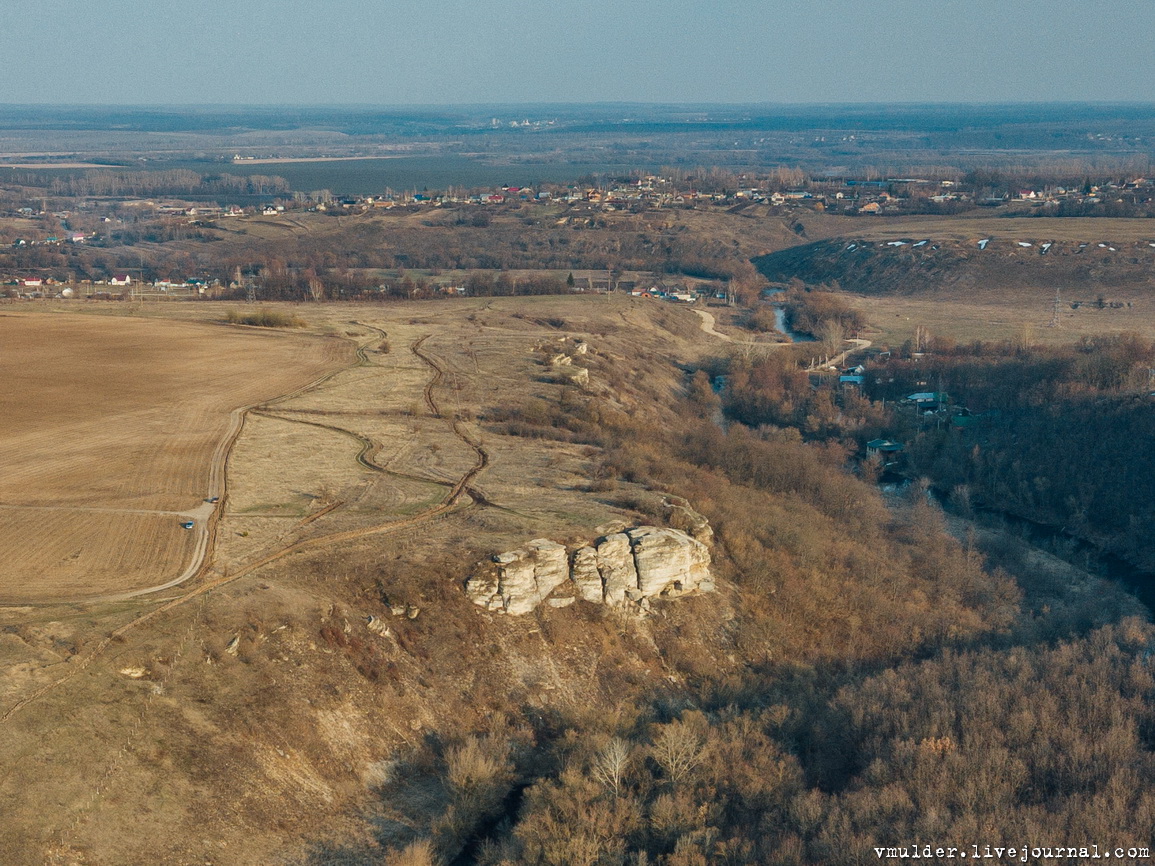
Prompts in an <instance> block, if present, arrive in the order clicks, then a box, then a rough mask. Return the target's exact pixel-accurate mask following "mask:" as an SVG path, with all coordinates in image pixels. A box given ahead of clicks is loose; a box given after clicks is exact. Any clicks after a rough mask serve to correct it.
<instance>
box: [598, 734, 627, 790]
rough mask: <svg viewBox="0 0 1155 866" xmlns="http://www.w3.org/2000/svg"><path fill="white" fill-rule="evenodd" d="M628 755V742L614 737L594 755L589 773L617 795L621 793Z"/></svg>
mask: <svg viewBox="0 0 1155 866" xmlns="http://www.w3.org/2000/svg"><path fill="white" fill-rule="evenodd" d="M630 757H631V749H630V744H629V743H627V742H626V741H625V740H623V739H621V738H620V737H614V738H613V739H612V740H610V741H609V742H608V743H606V744H605V745H604V746H603V747H602V748H601V749H600V750H599V751H598V753H597V754H596V755H595V756H594V760H593V766H592V767H591V768H590V774H591V775H592V776H593V777H594V778H595V779H597V780H598V781H599V782H601V783H602V785H604V786H605V788H606V790H607V791H609V792H611V793H612V794H613V795H614V796H615V797H617V796H619V795H620V794H621V789H622V782H623V781H624V780H625V776H626V771H627V770H628V769H629V765H630Z"/></svg>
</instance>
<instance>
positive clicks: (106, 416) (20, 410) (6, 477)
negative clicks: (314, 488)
mask: <svg viewBox="0 0 1155 866" xmlns="http://www.w3.org/2000/svg"><path fill="white" fill-rule="evenodd" d="M0 346H2V347H3V350H2V353H0V377H2V379H3V381H4V382H5V389H4V392H3V395H2V396H0V465H3V466H4V467H5V471H4V474H3V477H0V599H3V600H5V601H9V602H43V601H51V600H57V599H60V598H83V597H86V596H93V595H99V594H103V593H110V592H123V591H129V590H132V589H136V588H140V587H145V586H152V585H156V584H160V583H163V582H165V581H167V580H171V579H173V578H174V577H176V576H177V575H178V574H180V573H181V571H182V569H184V568H185V567H186V565H187V564H188V560H189V557H190V553H191V552H192V550H193V548H194V546H195V545H196V544H197V543H198V539H199V538H200V537H201V536H203V535H204V533H206V532H207V525H206V522H207V520H208V519H209V518H210V514H211V511H212V509H211V507H206V503H205V502H204V499H205V498H206V497H209V496H211V495H219V491H217V490H215V489H214V480H215V475H216V473H217V470H213V468H212V464H213V462H214V454H218V455H220V456H221V457H223V453H224V452H223V450H221V446H222V443H223V441H224V440H225V438H226V437H227V436H228V435H229V434H230V431H231V428H232V425H233V424H234V423H235V421H234V418H233V416H232V412H233V410H235V409H237V408H239V407H243V406H246V405H250V404H252V403H256V402H260V401H262V400H267V399H270V398H272V397H275V396H278V395H280V394H284V393H286V392H288V391H291V390H293V389H295V388H299V387H301V386H303V385H305V384H307V383H309V382H310V381H312V380H314V379H316V378H318V377H319V376H321V375H323V374H324V373H326V372H327V371H330V370H333V369H335V368H336V367H338V366H339V365H341V364H342V363H347V361H348V359H349V358H350V355H351V352H350V349H349V346H348V344H347V343H344V342H339V341H337V340H333V339H324V338H318V337H308V336H301V335H297V334H290V333H278V332H263V331H255V330H252V329H241V328H226V327H221V326H213V325H206V324H195V323H183V322H167V321H160V320H142V319H129V318H113V317H108V316H100V317H95V316H81V315H69V314H52V315H35V314H32V315H24V314H6V315H4V316H0ZM218 459H219V457H218ZM190 519H193V520H196V522H197V525H196V527H195V529H194V531H191V532H190V531H188V530H185V529H183V528H182V527H181V525H180V524H181V522H182V521H184V520H190Z"/></svg>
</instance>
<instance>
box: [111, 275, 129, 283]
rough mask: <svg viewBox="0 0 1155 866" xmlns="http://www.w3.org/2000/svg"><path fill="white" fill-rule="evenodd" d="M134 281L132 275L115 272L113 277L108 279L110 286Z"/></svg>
mask: <svg viewBox="0 0 1155 866" xmlns="http://www.w3.org/2000/svg"><path fill="white" fill-rule="evenodd" d="M131 282H132V277H130V276H129V275H128V274H113V275H112V279H111V280H109V281H108V284H109V285H110V286H127V285H129V284H130V283H131Z"/></svg>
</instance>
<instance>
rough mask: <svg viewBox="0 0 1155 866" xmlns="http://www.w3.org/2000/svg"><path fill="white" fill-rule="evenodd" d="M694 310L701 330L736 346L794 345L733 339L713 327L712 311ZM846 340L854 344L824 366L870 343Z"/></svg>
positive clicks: (842, 358) (773, 347)
mask: <svg viewBox="0 0 1155 866" xmlns="http://www.w3.org/2000/svg"><path fill="white" fill-rule="evenodd" d="M694 312H695V313H697V314H698V315H699V316H700V317H701V319H702V330H703V331H704V332H705V333H707V334H709V335H710V336H712V337H717V338H718V339H720V340H724V341H725V342H727V343H733V344H734V345H736V346H757V347H759V348H762V349H777V348H780V347H782V346H792V345H794V344H793V343H758V342H755V341H753V340H735V339H734V338H733V337H731V336H730V335H729V334H723V333H722V332H721V331H719V330H718V329H717V328H715V327H714V325H715V323H716V322H715V319H714V314H713V313H707V312H706V311H705V310H694ZM847 342H850V343H854V345H853V346H851V347H850V348H848V349H847V350H846V351H845V352H843V353H842V354H840V355H835V356H834V357H833V358H831V359H830V360H829V361H827V362H826V366H829V367H836V366H837V365H839V364H841V363H842V362H843V361H845V360H846V358H847V356H849V355H850V353H851V352H857V351H860V350H861V349H865V348H866V347H867V346H869V345H871V343H870V340H860V339H858V338H857V337H855V338H854V339H851V340H848V341H847Z"/></svg>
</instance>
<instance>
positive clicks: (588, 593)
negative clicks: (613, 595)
mask: <svg viewBox="0 0 1155 866" xmlns="http://www.w3.org/2000/svg"><path fill="white" fill-rule="evenodd" d="M570 579H571V580H572V581H573V582H574V586H575V587H576V588H577V591H578V595H580V596H581V597H582V598H584V599H585V600H586V601H593V602H597V603H599V604H600V603H601V601H602V575H601V572H599V571H598V552H597V551H596V550H595V549H594V548H592V547H579V548H578V549H577V550H576V551H575V552H574V555H573V566H572V568H571V569H570Z"/></svg>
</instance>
